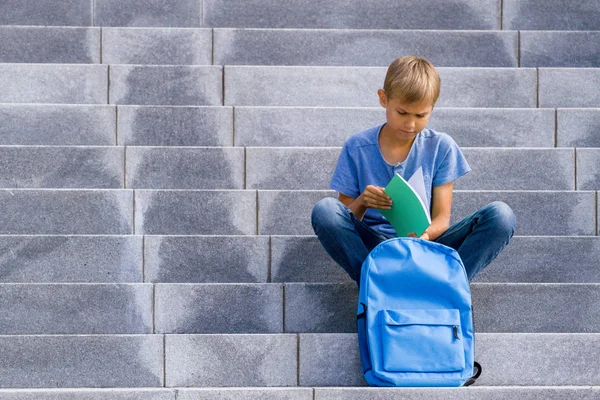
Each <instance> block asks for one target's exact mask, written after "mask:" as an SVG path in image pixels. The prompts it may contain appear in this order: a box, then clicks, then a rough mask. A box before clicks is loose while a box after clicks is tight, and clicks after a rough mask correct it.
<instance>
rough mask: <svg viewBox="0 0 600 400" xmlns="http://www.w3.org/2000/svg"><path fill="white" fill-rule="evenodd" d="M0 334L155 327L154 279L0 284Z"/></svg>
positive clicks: (143, 330)
mask: <svg viewBox="0 0 600 400" xmlns="http://www.w3.org/2000/svg"><path fill="white" fill-rule="evenodd" d="M0 310H2V311H1V312H0V334H2V335H23V334H27V335H36V334H102V333H107V334H108V333H126V334H130V333H152V312H153V311H152V285H151V284H141V283H138V284H129V285H115V284H76V283H70V284H47V283H41V284H34V283H31V284H18V283H6V284H0Z"/></svg>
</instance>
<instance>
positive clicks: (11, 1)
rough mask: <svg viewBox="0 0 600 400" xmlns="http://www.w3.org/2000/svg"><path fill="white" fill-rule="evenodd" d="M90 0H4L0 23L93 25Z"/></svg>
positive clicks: (0, 8)
mask: <svg viewBox="0 0 600 400" xmlns="http://www.w3.org/2000/svg"><path fill="white" fill-rule="evenodd" d="M92 22H93V21H92V4H91V3H90V1H89V0H63V1H61V2H59V3H57V2H56V1H54V0H4V1H2V3H0V25H58V26H69V25H76V26H90V25H92Z"/></svg>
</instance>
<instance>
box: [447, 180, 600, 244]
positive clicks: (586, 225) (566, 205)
mask: <svg viewBox="0 0 600 400" xmlns="http://www.w3.org/2000/svg"><path fill="white" fill-rule="evenodd" d="M493 201H503V202H505V203H506V204H508V205H509V206H510V207H511V208H512V210H513V212H514V213H515V216H516V219H517V225H516V231H515V235H529V236H531V235H544V236H556V235H565V236H579V235H595V219H596V218H595V215H596V211H595V209H594V192H583V191H577V192H573V191H503V192H500V191H459V192H455V193H454V200H453V206H452V217H451V220H450V222H451V224H454V223H456V222H459V221H460V220H462V218H464V217H466V216H468V215H470V214H471V213H473V212H476V211H477V210H478V209H479V208H480V207H483V206H485V205H486V204H489V203H491V202H493Z"/></svg>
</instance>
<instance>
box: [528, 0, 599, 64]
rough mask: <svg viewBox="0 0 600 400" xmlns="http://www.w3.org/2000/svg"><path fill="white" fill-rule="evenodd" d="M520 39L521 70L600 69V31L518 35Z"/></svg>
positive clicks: (531, 32)
mask: <svg viewBox="0 0 600 400" xmlns="http://www.w3.org/2000/svg"><path fill="white" fill-rule="evenodd" d="M579 4H581V3H579ZM553 11H554V10H553ZM598 15H599V16H600V14H598ZM578 22H581V21H578ZM598 26H600V24H598ZM519 38H520V42H519V52H520V56H519V60H520V65H519V66H521V67H577V68H581V67H600V60H599V59H598V57H595V56H594V54H598V53H599V52H600V32H599V31H584V32H582V31H576V32H575V31H521V32H519Z"/></svg>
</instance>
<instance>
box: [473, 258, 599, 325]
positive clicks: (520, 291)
mask: <svg viewBox="0 0 600 400" xmlns="http://www.w3.org/2000/svg"><path fill="white" fill-rule="evenodd" d="M575 266H576V265H575V264H571V265H566V266H565V267H566V268H569V267H570V268H574V267H575ZM471 296H472V302H473V309H474V310H475V317H474V320H475V331H476V332H511V333H516V332H524V333H527V332H553V333H567V332H573V333H580V332H585V333H592V332H594V333H597V332H600V330H599V327H598V321H599V320H600V312H598V310H599V307H598V303H599V301H600V286H599V285H598V284H564V283H544V284H539V283H536V284H523V283H518V284H510V283H500V284H489V283H482V284H473V285H472V291H471Z"/></svg>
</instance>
